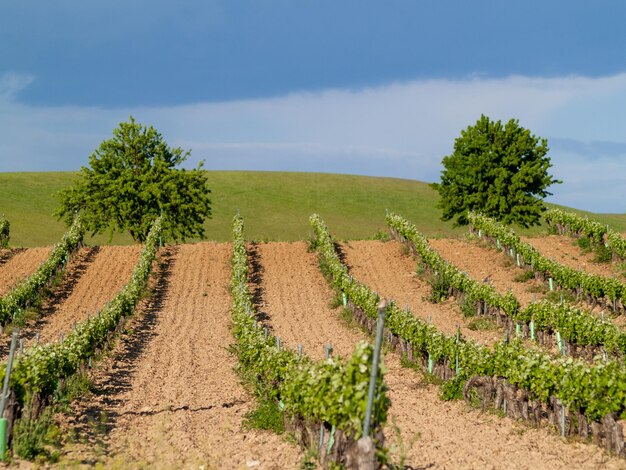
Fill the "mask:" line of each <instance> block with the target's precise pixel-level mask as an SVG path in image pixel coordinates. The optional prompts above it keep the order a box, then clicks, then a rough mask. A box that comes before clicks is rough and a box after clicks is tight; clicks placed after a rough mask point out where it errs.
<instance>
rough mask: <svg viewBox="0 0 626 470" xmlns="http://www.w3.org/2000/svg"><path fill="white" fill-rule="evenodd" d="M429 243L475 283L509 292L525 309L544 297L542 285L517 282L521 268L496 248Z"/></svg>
mask: <svg viewBox="0 0 626 470" xmlns="http://www.w3.org/2000/svg"><path fill="white" fill-rule="evenodd" d="M429 243H430V246H431V247H433V248H434V249H435V250H437V251H438V252H439V254H440V255H441V256H442V257H443V259H445V260H446V261H448V262H450V263H452V264H454V265H455V266H456V267H458V268H459V269H460V270H461V271H465V272H466V273H467V274H468V275H469V276H470V277H471V278H473V279H474V280H476V281H479V282H480V281H483V282H489V283H490V284H491V285H492V286H493V287H495V289H496V290H497V291H498V292H500V293H501V294H505V293H506V292H507V291H508V290H509V289H510V290H511V292H512V293H513V295H515V297H517V300H519V302H520V304H521V305H522V307H526V306H527V305H528V304H530V303H531V302H533V301H536V300H541V298H542V297H543V294H542V293H541V289H540V286H541V283H540V282H539V281H536V280H534V279H532V280H529V281H526V282H518V281H516V280H515V278H516V277H517V276H520V275H522V274H524V272H525V271H524V270H523V269H522V268H518V267H517V266H516V265H515V261H513V260H512V259H511V258H509V257H507V256H505V255H504V254H503V253H501V252H498V251H497V250H495V249H493V248H487V247H485V246H482V245H481V244H479V243H471V242H468V241H464V240H459V239H453V238H441V239H431V240H429ZM530 286H535V287H536V289H534V290H535V292H533V293H531V292H530V290H531V289H529V288H530Z"/></svg>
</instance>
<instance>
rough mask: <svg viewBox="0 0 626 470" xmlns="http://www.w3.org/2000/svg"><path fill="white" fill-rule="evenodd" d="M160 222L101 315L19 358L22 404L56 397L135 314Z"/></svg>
mask: <svg viewBox="0 0 626 470" xmlns="http://www.w3.org/2000/svg"><path fill="white" fill-rule="evenodd" d="M160 222H161V219H160V218H159V219H157V220H156V221H155V222H154V224H153V226H152V230H151V231H150V233H149V235H148V238H147V240H146V244H145V246H144V249H143V251H142V253H141V255H140V257H139V260H138V262H137V264H136V265H135V269H134V270H133V273H132V275H131V279H130V281H129V282H128V284H126V286H124V288H122V290H121V291H120V292H119V293H118V294H117V295H116V296H115V297H114V298H113V300H111V301H110V302H109V303H108V304H107V305H106V306H105V307H104V308H103V309H102V310H101V311H100V312H99V314H98V315H96V316H93V317H90V318H89V319H87V320H85V321H83V322H81V323H78V324H77V325H76V328H75V329H74V330H73V331H72V332H71V333H69V334H68V335H67V337H66V338H65V339H64V340H63V341H62V342H54V343H46V344H43V343H40V344H37V345H34V346H32V347H30V348H28V349H26V350H25V351H24V353H23V354H22V355H20V356H18V358H17V360H16V362H15V364H14V366H13V370H12V372H11V381H10V384H11V385H10V386H11V388H12V389H13V390H14V391H15V394H16V397H17V399H18V402H20V403H22V404H23V403H24V401H25V399H26V398H25V397H27V396H33V395H35V394H42V395H43V396H52V395H53V394H54V393H55V391H56V390H57V389H58V384H59V381H60V380H61V379H62V378H66V377H70V376H71V375H73V374H74V373H75V372H76V371H77V370H78V369H79V367H80V365H81V363H84V362H86V361H87V360H88V359H89V358H90V357H92V356H93V355H94V354H95V351H96V349H98V348H100V347H102V345H103V344H104V343H105V342H106V341H107V339H108V338H109V333H110V332H112V331H114V330H115V329H116V328H117V326H118V324H119V322H120V320H121V318H122V317H125V316H129V315H131V314H132V313H133V312H134V309H135V307H136V305H137V303H138V302H139V301H140V300H141V298H142V295H143V293H144V291H145V288H146V285H147V283H148V279H149V276H150V273H151V272H152V263H153V261H154V259H155V257H156V252H157V249H158V242H159V237H160V234H161V224H160ZM5 370H6V369H5V368H3V369H2V370H1V371H0V379H3V378H4V374H5Z"/></svg>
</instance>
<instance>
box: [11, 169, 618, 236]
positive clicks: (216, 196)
mask: <svg viewBox="0 0 626 470" xmlns="http://www.w3.org/2000/svg"><path fill="white" fill-rule="evenodd" d="M208 175H209V187H210V188H211V190H212V198H211V199H212V206H213V218H212V219H210V220H208V221H207V222H206V225H205V226H206V236H207V238H208V239H209V240H217V241H229V240H230V237H231V220H232V217H233V215H234V214H235V213H236V211H237V209H239V210H240V211H241V214H242V216H243V217H244V219H245V221H246V234H247V236H248V237H249V238H250V239H252V240H260V241H265V240H267V241H270V240H272V241H291V240H302V239H306V238H308V236H309V234H310V228H309V222H308V218H309V215H311V214H312V213H314V212H317V213H319V214H320V215H321V216H322V217H323V218H324V220H325V221H326V223H327V224H328V225H329V227H330V228H331V230H332V232H333V234H334V235H335V236H336V237H337V238H338V239H340V240H341V239H343V240H347V239H365V238H373V237H375V236H377V233H379V231H380V230H381V229H382V230H386V226H385V209H389V210H391V211H394V212H398V213H400V214H402V215H403V216H405V217H406V218H408V219H409V220H411V221H412V222H413V223H415V224H416V225H417V227H418V228H419V229H420V230H421V231H422V232H423V233H424V234H426V235H427V236H429V237H442V236H460V235H462V234H464V233H465V229H462V228H452V223H451V222H442V221H441V220H440V215H441V212H440V211H439V210H438V209H437V208H436V207H435V204H436V201H437V199H438V195H437V193H436V192H435V191H434V190H433V189H431V188H430V187H429V186H428V184H426V183H422V182H419V181H414V180H402V179H396V178H374V177H366V176H351V175H336V174H322V173H282V172H252V171H209V172H208ZM75 176H76V173H71V172H62V173H61V172H56V173H52V172H51V173H0V214H2V213H4V214H6V217H7V219H9V221H10V222H11V245H12V246H24V247H29V246H43V245H51V244H53V243H55V242H57V241H58V240H59V239H60V238H61V235H62V234H63V232H64V231H65V227H64V225H63V224H62V223H61V222H59V221H57V220H56V219H55V218H53V217H52V212H53V211H54V209H55V208H56V206H57V204H58V201H57V199H55V198H54V197H53V194H54V193H55V192H57V191H59V190H60V189H63V188H66V187H68V186H70V185H71V184H72V181H73V180H74V178H75ZM577 212H580V211H577ZM593 218H594V219H595V220H598V221H600V222H602V223H609V224H610V225H611V226H612V227H613V228H614V229H617V230H620V231H626V217H625V216H622V215H610V214H609V215H593ZM543 231H545V228H543V227H540V228H538V229H537V228H535V229H533V230H530V231H521V233H525V234H536V233H540V232H543ZM87 241H88V243H90V244H109V243H112V244H129V243H132V240H131V239H130V237H129V236H128V235H125V234H115V235H114V236H113V238H112V239H111V240H110V241H109V234H103V235H97V236H96V237H94V238H89V239H88V240H87Z"/></svg>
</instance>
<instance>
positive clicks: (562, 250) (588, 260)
mask: <svg viewBox="0 0 626 470" xmlns="http://www.w3.org/2000/svg"><path fill="white" fill-rule="evenodd" d="M522 240H523V241H525V242H526V243H529V244H530V245H532V246H533V248H535V249H536V250H537V251H539V253H541V254H542V255H543V256H545V257H546V258H549V259H554V260H555V261H557V262H558V263H561V264H563V265H565V266H569V267H570V268H572V269H582V270H583V271H586V272H588V273H592V274H597V275H599V276H605V277H616V274H615V270H616V266H615V265H614V264H613V263H596V262H594V261H593V259H594V254H593V253H583V252H582V250H581V249H580V248H579V247H578V246H577V245H576V241H575V240H574V239H572V238H568V237H565V236H561V235H549V236H546V237H522ZM622 280H623V279H622Z"/></svg>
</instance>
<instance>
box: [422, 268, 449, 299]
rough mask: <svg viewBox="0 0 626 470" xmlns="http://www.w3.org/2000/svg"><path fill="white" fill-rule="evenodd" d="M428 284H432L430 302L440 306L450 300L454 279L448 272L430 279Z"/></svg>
mask: <svg viewBox="0 0 626 470" xmlns="http://www.w3.org/2000/svg"><path fill="white" fill-rule="evenodd" d="M428 284H430V297H429V298H428V300H429V301H430V302H432V303H434V304H438V303H439V302H443V301H445V300H446V299H447V298H448V291H449V290H450V287H451V285H452V279H451V278H450V275H449V273H448V272H447V271H442V272H437V273H435V274H433V275H432V276H430V277H429V279H428Z"/></svg>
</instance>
